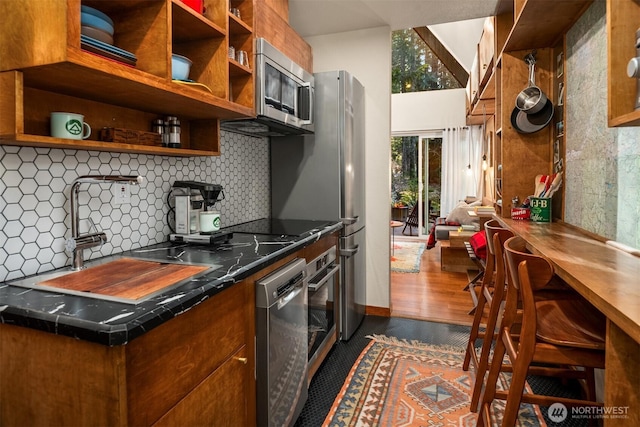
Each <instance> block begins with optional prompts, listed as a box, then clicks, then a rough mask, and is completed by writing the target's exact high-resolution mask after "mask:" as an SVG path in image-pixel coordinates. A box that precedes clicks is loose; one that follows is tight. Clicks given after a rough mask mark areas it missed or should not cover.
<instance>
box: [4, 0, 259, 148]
mask: <svg viewBox="0 0 640 427" xmlns="http://www.w3.org/2000/svg"><path fill="white" fill-rule="evenodd" d="M81 5H86V6H90V7H95V8H96V9H99V10H100V11H102V12H104V13H106V14H107V15H108V16H109V17H111V18H112V19H113V21H114V27H115V33H114V45H115V46H117V47H119V48H121V49H124V50H126V51H128V52H131V53H132V54H134V55H135V56H136V58H137V61H136V65H135V66H130V65H127V64H124V63H121V62H117V61H114V60H110V59H107V58H105V57H103V56H100V55H97V54H95V53H92V52H88V51H86V50H84V49H83V48H82V46H81V38H80V32H81V30H80V12H81V11H80V7H81ZM204 6H205V13H204V15H202V14H199V13H197V12H195V11H194V10H193V9H191V8H189V7H188V6H187V5H185V4H184V3H183V2H181V1H179V0H156V1H145V0H134V1H125V0H114V1H109V2H105V1H82V2H81V1H80V0H68V1H53V0H47V1H45V0H43V1H36V2H27V3H25V2H20V1H17V0H9V1H3V2H0V14H2V16H3V17H4V19H5V20H6V21H7V22H12V23H16V24H15V25H5V26H2V28H1V29H0V57H2V61H1V62H0V87H1V88H2V93H3V96H2V98H1V99H0V111H2V115H0V143H3V144H12V145H16V144H17V145H31V146H45V147H59V148H76V149H78V148H79V149H90V150H102V151H128V152H140V153H151V154H163V155H187V156H190V155H215V154H219V120H220V119H231V118H244V117H251V116H253V115H254V105H253V87H254V85H253V73H252V65H253V64H251V63H250V64H249V65H248V66H243V65H240V64H238V63H237V62H236V61H235V59H230V58H229V55H228V49H229V46H230V45H234V47H236V49H237V50H244V51H247V53H248V55H247V56H248V57H249V58H250V61H251V58H252V57H253V19H254V14H253V1H252V0H231V2H228V1H222V2H220V1H215V0H204ZM230 7H235V8H238V9H239V10H240V15H241V16H240V18H238V17H236V16H235V15H233V14H231V13H230V12H229V10H230ZM174 53H175V54H180V55H183V56H186V57H188V58H189V59H191V61H192V62H193V65H192V66H191V70H190V74H189V78H190V79H191V80H193V81H194V82H192V83H191V84H189V83H188V82H178V81H174V80H172V70H171V55H172V54H174ZM193 83H197V84H193ZM5 94H6V95H5ZM51 111H72V112H78V113H81V114H84V115H85V121H87V122H88V123H89V124H90V125H91V126H92V128H93V132H92V135H91V137H90V139H87V140H80V141H78V140H65V139H60V138H53V137H51V136H49V128H48V120H49V113H50V112H51ZM166 115H174V116H177V117H178V118H179V119H180V120H181V124H182V135H181V143H182V144H181V148H180V149H175V148H173V149H171V148H164V147H159V146H147V145H137V144H119V143H111V142H101V141H98V134H99V130H100V129H101V128H102V127H117V128H125V129H131V130H136V131H150V130H151V121H152V120H153V118H156V117H159V116H166Z"/></svg>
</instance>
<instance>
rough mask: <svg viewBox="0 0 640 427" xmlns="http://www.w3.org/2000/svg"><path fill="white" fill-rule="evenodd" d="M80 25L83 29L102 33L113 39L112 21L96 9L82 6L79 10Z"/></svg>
mask: <svg viewBox="0 0 640 427" xmlns="http://www.w3.org/2000/svg"><path fill="white" fill-rule="evenodd" d="M80 24H81V25H82V26H85V27H91V28H94V29H97V30H100V31H104V32H105V33H107V34H109V35H110V36H111V37H113V32H114V30H113V20H112V19H111V18H109V17H108V16H107V15H105V14H104V13H102V12H100V11H99V10H98V9H94V8H92V7H89V6H82V7H81V8H80Z"/></svg>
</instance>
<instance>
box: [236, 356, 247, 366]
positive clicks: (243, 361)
mask: <svg viewBox="0 0 640 427" xmlns="http://www.w3.org/2000/svg"><path fill="white" fill-rule="evenodd" d="M234 359H236V360H237V361H238V362H240V363H242V364H243V365H246V364H247V362H248V361H249V359H247V358H246V357H234Z"/></svg>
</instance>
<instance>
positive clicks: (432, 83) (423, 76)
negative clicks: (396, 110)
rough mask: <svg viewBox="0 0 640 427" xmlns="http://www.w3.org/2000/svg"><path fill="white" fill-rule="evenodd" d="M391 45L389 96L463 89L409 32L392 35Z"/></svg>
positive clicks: (424, 44)
mask: <svg viewBox="0 0 640 427" xmlns="http://www.w3.org/2000/svg"><path fill="white" fill-rule="evenodd" d="M392 43H393V45H392V50H391V80H392V84H391V90H392V93H406V92H422V91H427V90H440V89H457V88H461V87H463V86H462V85H460V83H458V81H457V80H456V79H455V78H454V77H453V75H452V73H451V72H450V71H449V70H448V69H447V67H446V66H445V65H444V64H443V63H442V62H441V61H440V59H438V57H437V56H436V55H435V54H434V53H433V51H432V50H431V49H430V48H429V46H427V44H426V43H425V42H424V41H423V40H422V38H421V37H420V36H419V35H418V34H417V33H416V32H415V31H414V30H413V29H407V30H398V31H394V32H393V33H392Z"/></svg>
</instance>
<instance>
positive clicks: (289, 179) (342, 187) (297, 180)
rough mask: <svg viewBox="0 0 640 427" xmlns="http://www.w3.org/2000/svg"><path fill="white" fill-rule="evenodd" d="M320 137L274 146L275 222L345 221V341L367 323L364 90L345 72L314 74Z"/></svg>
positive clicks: (276, 140)
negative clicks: (305, 220)
mask: <svg viewBox="0 0 640 427" xmlns="http://www.w3.org/2000/svg"><path fill="white" fill-rule="evenodd" d="M314 77H315V98H316V100H315V103H314V109H315V112H314V120H315V133H314V134H313V135H301V136H283V137H272V138H271V214H272V217H273V218H280V219H318V220H340V221H342V222H343V224H344V227H343V229H342V235H341V237H340V263H341V267H342V272H341V280H340V288H341V295H340V296H341V298H340V336H341V339H343V340H348V339H349V338H351V336H352V335H353V333H354V332H355V330H356V329H357V328H358V326H359V325H360V323H361V322H362V319H363V318H364V311H365V304H366V278H365V226H364V225H365V158H364V153H365V135H364V114H365V112H364V87H363V86H362V84H361V83H360V82H359V81H358V80H357V79H356V78H355V77H353V76H352V75H351V74H349V73H348V72H346V71H330V72H323V73H316V74H314Z"/></svg>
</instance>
